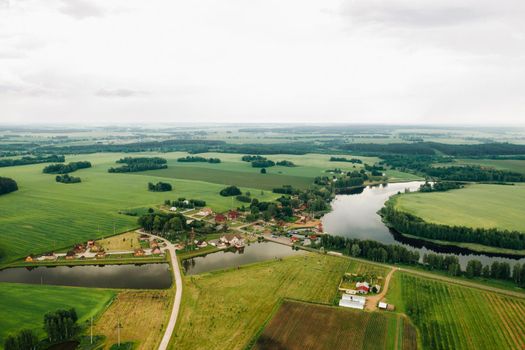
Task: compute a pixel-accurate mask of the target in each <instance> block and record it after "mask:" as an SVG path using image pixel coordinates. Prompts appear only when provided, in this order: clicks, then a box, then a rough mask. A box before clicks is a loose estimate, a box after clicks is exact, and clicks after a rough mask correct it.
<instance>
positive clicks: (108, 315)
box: [93, 290, 173, 350]
mask: <svg viewBox="0 0 525 350" xmlns="http://www.w3.org/2000/svg"><path fill="white" fill-rule="evenodd" d="M172 302H173V291H172V290H169V291H124V292H121V293H119V294H118V295H117V297H116V298H115V301H114V302H113V303H112V304H111V306H110V307H109V308H108V309H107V311H106V312H104V313H103V314H102V316H101V317H100V318H99V319H98V320H97V322H96V324H95V327H94V331H93V332H94V334H97V335H104V336H105V337H106V342H105V347H104V348H105V349H108V348H109V347H110V346H111V345H112V344H116V343H117V341H118V335H117V329H116V327H115V326H116V324H117V323H118V322H120V324H121V326H122V328H121V330H120V338H121V341H122V342H134V343H135V344H136V348H135V349H137V350H141V349H144V350H149V349H156V348H157V346H158V344H159V343H160V340H161V339H162V335H163V334H164V328H165V326H166V324H167V320H168V318H169V310H171V309H170V308H171V305H172Z"/></svg>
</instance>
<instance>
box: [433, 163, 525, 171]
mask: <svg viewBox="0 0 525 350" xmlns="http://www.w3.org/2000/svg"><path fill="white" fill-rule="evenodd" d="M442 165H443V166H450V165H480V166H484V167H490V168H494V169H498V170H509V171H515V172H517V173H521V174H525V160H519V159H458V160H457V161H455V162H454V163H446V164H442Z"/></svg>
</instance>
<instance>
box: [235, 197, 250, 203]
mask: <svg viewBox="0 0 525 350" xmlns="http://www.w3.org/2000/svg"><path fill="white" fill-rule="evenodd" d="M235 199H237V200H238V201H239V202H243V203H251V201H252V199H251V198H250V197H248V196H243V195H240V196H237V197H235Z"/></svg>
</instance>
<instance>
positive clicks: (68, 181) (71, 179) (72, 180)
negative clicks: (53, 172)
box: [55, 174, 81, 184]
mask: <svg viewBox="0 0 525 350" xmlns="http://www.w3.org/2000/svg"><path fill="white" fill-rule="evenodd" d="M55 181H56V182H62V183H64V184H73V183H79V182H81V180H80V178H79V177H74V176H69V174H64V175H57V176H56V177H55Z"/></svg>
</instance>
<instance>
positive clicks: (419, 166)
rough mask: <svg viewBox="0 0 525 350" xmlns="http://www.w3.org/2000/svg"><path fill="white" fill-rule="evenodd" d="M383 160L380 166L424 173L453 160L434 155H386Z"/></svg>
mask: <svg viewBox="0 0 525 350" xmlns="http://www.w3.org/2000/svg"><path fill="white" fill-rule="evenodd" d="M381 158H382V159H383V160H382V161H381V162H380V164H385V165H388V166H390V167H392V168H395V169H398V170H401V171H417V172H423V171H424V170H425V169H427V168H429V167H430V166H431V165H432V164H433V163H450V162H453V159H452V158H450V157H441V156H433V155H400V154H385V155H381Z"/></svg>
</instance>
